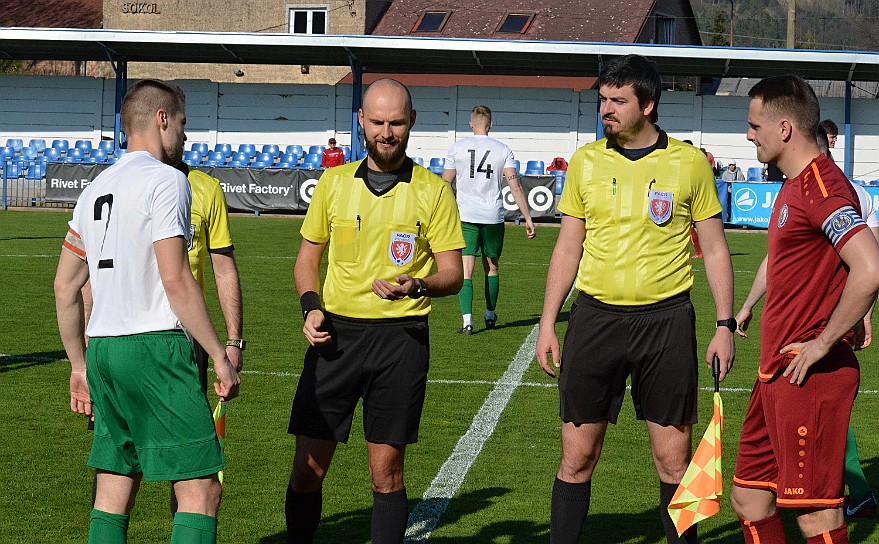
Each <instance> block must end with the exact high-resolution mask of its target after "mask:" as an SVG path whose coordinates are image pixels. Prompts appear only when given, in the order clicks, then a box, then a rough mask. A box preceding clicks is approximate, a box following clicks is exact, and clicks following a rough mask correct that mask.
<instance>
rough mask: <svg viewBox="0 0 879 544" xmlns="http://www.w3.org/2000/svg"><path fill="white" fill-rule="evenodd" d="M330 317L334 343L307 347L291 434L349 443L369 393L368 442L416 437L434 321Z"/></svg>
mask: <svg viewBox="0 0 879 544" xmlns="http://www.w3.org/2000/svg"><path fill="white" fill-rule="evenodd" d="M325 315H326V321H325V322H324V330H327V331H328V332H329V333H330V335H331V336H332V338H333V341H332V342H331V343H330V344H329V345H327V346H322V347H314V346H312V347H310V348H308V351H307V352H306V354H305V368H304V369H303V371H302V377H301V378H299V385H298V386H297V388H296V396H295V397H294V399H293V408H292V410H291V412H290V424H289V426H288V428H287V432H289V433H290V434H296V435H304V436H308V437H310V438H319V439H324V440H336V441H338V442H347V441H348V436H349V434H350V432H351V420H352V418H353V416H354V409H355V408H356V406H357V401H358V400H359V399H361V398H362V399H363V430H364V434H365V437H366V440H367V441H368V442H372V443H375V444H391V445H395V446H402V445H404V444H412V443H415V442H417V441H418V426H419V423H420V421H421V409H422V407H423V406H424V393H425V389H426V387H427V370H428V367H429V359H430V342H429V338H428V328H427V318H426V317H413V318H404V319H352V318H346V317H342V316H338V315H332V314H325Z"/></svg>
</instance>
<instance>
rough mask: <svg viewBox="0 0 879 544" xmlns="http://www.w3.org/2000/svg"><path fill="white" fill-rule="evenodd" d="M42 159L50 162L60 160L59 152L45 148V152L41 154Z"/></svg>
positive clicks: (51, 148)
mask: <svg viewBox="0 0 879 544" xmlns="http://www.w3.org/2000/svg"><path fill="white" fill-rule="evenodd" d="M43 157H45V158H46V159H48V160H50V161H57V160H58V159H60V158H61V151H59V150H58V149H56V148H54V147H48V148H46V152H45V153H43Z"/></svg>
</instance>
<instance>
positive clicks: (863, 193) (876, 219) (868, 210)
mask: <svg viewBox="0 0 879 544" xmlns="http://www.w3.org/2000/svg"><path fill="white" fill-rule="evenodd" d="M852 187H854V188H855V192H856V193H857V194H858V201H859V202H860V204H861V218H863V220H864V221H866V222H867V226H868V227H870V228H871V229H873V228H876V227H879V216H877V215H876V208H875V206H873V197H871V196H870V193H868V192H867V190H866V189H864V188H863V187H861V186H860V185H858V184H857V183H852Z"/></svg>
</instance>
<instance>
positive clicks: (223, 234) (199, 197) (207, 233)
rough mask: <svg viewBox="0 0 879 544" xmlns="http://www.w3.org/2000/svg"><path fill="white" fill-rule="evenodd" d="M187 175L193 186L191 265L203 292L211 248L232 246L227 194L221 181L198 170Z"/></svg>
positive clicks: (229, 247)
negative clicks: (224, 192) (206, 265)
mask: <svg viewBox="0 0 879 544" xmlns="http://www.w3.org/2000/svg"><path fill="white" fill-rule="evenodd" d="M187 177H188V179H189V186H190V187H191V188H192V224H191V225H190V226H189V231H190V234H191V235H192V236H191V237H190V238H191V240H192V241H191V242H190V244H189V268H190V269H191V270H192V275H193V276H195V279H196V281H198V284H199V285H200V286H201V290H202V292H204V289H205V279H204V271H205V261H206V260H207V258H208V251H209V250H210V251H217V250H223V249H228V250H231V249H232V233H231V232H229V213H228V211H227V210H226V195H224V194H223V189H222V188H221V187H220V182H219V181H217V180H216V179H215V178H212V177H211V176H209V175H207V174H205V173H204V172H201V171H199V170H190V171H189V175H188V176H187Z"/></svg>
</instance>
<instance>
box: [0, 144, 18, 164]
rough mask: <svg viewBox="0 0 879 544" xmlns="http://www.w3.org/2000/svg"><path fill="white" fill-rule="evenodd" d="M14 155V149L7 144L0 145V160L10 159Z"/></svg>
mask: <svg viewBox="0 0 879 544" xmlns="http://www.w3.org/2000/svg"><path fill="white" fill-rule="evenodd" d="M14 156H15V150H14V149H12V148H11V147H9V146H5V147H0V161H5V160H6V159H11V158H12V157H14Z"/></svg>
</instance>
